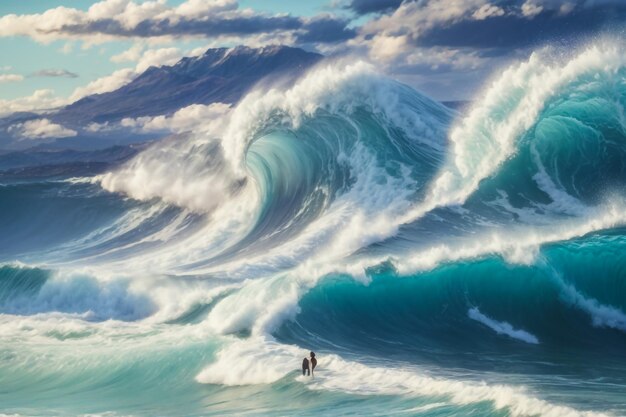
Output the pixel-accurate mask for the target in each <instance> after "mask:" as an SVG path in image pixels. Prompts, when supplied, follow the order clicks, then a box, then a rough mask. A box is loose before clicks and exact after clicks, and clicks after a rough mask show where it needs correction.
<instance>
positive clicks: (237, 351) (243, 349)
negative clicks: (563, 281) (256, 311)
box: [196, 337, 606, 417]
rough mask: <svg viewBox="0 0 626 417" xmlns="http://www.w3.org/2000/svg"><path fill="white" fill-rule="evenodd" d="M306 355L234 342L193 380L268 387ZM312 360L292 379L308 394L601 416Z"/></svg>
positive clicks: (485, 387)
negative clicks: (310, 371)
mask: <svg viewBox="0 0 626 417" xmlns="http://www.w3.org/2000/svg"><path fill="white" fill-rule="evenodd" d="M307 353H308V352H307V351H305V350H303V349H300V348H297V347H295V346H289V345H282V344H278V343H276V342H275V341H273V340H272V339H269V338H265V337H262V338H251V339H249V340H243V341H242V340H240V341H235V342H232V343H230V344H227V346H226V347H224V348H223V349H222V350H221V351H219V352H218V354H217V359H216V361H215V362H213V363H212V364H210V365H209V366H207V367H206V368H205V369H204V370H203V371H202V372H200V373H199V374H198V376H197V377H196V380H197V381H198V382H201V383H205V384H223V385H231V386H232V385H250V384H267V383H272V382H276V381H278V380H280V379H282V378H285V377H288V376H289V375H294V374H296V373H297V370H296V369H294V366H293V364H298V363H299V362H300V361H301V359H302V357H305V356H307ZM318 356H319V358H318V366H317V368H316V371H317V372H316V373H315V377H314V378H312V379H310V378H309V377H302V376H297V377H296V380H298V381H301V382H304V381H307V384H306V387H307V388H309V389H313V390H330V391H341V392H347V393H353V394H357V395H401V396H410V397H425V398H428V399H432V401H433V403H436V404H440V403H441V400H442V399H444V398H445V399H446V400H447V401H450V402H451V403H452V404H457V405H467V404H472V403H479V402H484V401H488V402H491V403H492V405H493V407H494V408H495V409H497V410H503V409H507V410H508V411H509V412H510V414H511V415H513V416H534V415H542V416H549V417H563V416H568V417H574V416H589V417H591V416H605V415H606V414H603V413H597V412H585V411H578V410H576V409H573V408H570V407H566V406H561V405H557V404H552V403H550V402H548V401H545V400H542V399H540V398H537V397H536V396H534V395H533V394H532V393H530V392H529V391H528V390H527V389H525V388H523V387H513V386H508V385H490V384H487V383H485V382H479V381H464V380H462V379H449V378H443V377H437V376H431V375H429V374H428V373H426V372H424V371H423V370H421V369H419V368H413V369H406V368H403V369H398V368H393V367H384V368H383V367H373V366H366V365H363V364H361V363H357V362H352V361H347V360H345V359H342V358H341V357H339V356H337V355H324V356H323V357H322V356H320V355H318Z"/></svg>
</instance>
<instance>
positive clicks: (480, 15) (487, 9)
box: [472, 4, 504, 20]
mask: <svg viewBox="0 0 626 417" xmlns="http://www.w3.org/2000/svg"><path fill="white" fill-rule="evenodd" d="M497 16H504V10H503V9H502V8H501V7H498V6H494V5H493V4H484V5H483V6H482V7H481V8H480V9H478V10H476V11H475V12H474V13H473V14H472V17H473V18H474V19H476V20H485V19H488V18H490V17H497Z"/></svg>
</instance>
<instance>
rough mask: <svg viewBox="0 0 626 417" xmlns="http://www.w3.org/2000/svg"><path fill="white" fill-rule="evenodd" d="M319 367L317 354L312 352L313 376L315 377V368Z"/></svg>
mask: <svg viewBox="0 0 626 417" xmlns="http://www.w3.org/2000/svg"><path fill="white" fill-rule="evenodd" d="M316 366H317V359H315V352H311V375H313V376H315V372H314V371H315V367H316Z"/></svg>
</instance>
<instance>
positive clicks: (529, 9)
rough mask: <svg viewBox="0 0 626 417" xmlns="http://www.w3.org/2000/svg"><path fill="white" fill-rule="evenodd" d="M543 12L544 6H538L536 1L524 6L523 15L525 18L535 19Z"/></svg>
mask: <svg viewBox="0 0 626 417" xmlns="http://www.w3.org/2000/svg"><path fill="white" fill-rule="evenodd" d="M542 11H543V6H540V5H538V4H536V3H535V2H534V1H527V2H524V4H522V14H523V15H524V16H525V17H530V18H533V17H535V16H537V15H538V14H539V13H541V12H542Z"/></svg>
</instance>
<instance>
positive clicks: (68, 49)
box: [59, 42, 74, 55]
mask: <svg viewBox="0 0 626 417" xmlns="http://www.w3.org/2000/svg"><path fill="white" fill-rule="evenodd" d="M73 51H74V44H73V43H72V42H65V43H64V44H63V46H62V47H61V49H59V52H61V53H62V54H64V55H69V54H71V53H72V52H73Z"/></svg>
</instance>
